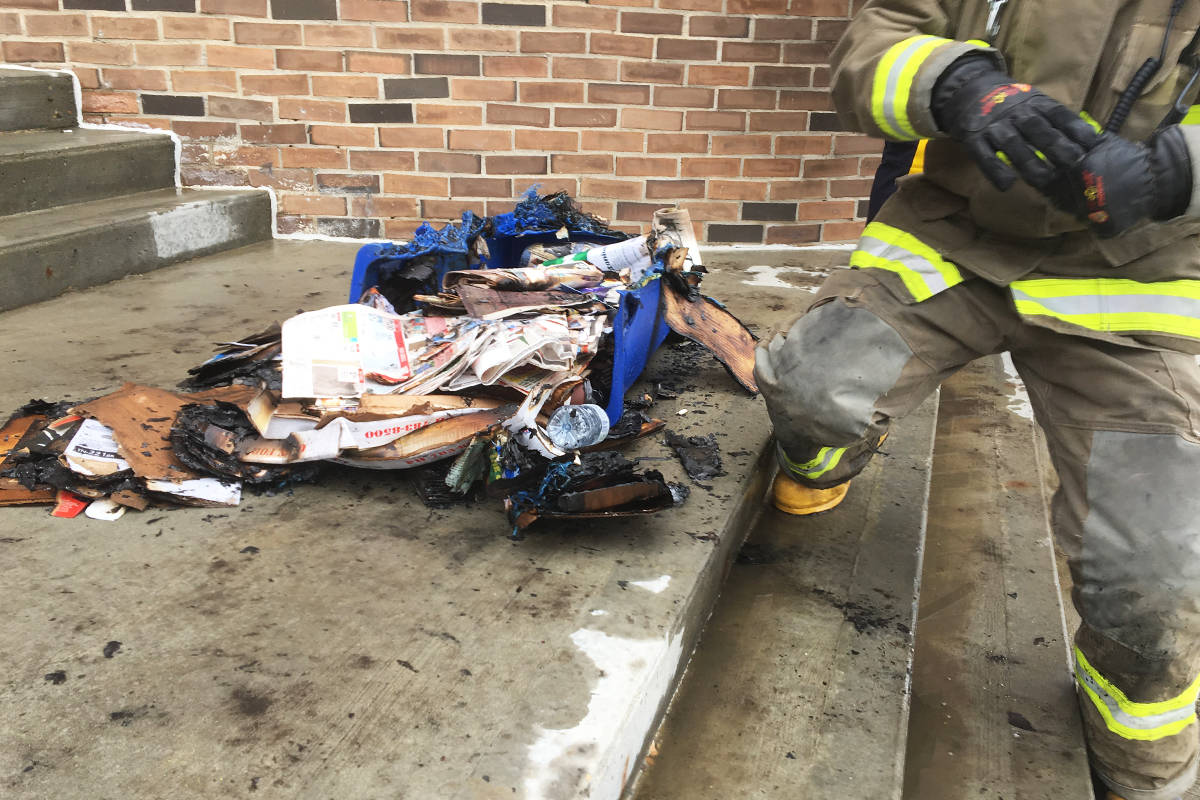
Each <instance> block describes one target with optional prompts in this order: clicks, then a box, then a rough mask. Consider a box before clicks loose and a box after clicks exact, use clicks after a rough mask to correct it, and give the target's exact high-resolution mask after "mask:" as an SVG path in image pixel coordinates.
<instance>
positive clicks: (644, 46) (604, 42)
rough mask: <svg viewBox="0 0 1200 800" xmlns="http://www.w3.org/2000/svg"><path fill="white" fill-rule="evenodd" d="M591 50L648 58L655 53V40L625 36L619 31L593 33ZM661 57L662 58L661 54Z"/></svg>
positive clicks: (600, 52)
mask: <svg viewBox="0 0 1200 800" xmlns="http://www.w3.org/2000/svg"><path fill="white" fill-rule="evenodd" d="M659 41H660V42H661V41H663V40H661V39H660V40H659ZM589 52H592V53H598V54H602V55H609V56H624V57H626V58H647V59H648V58H650V57H652V56H653V55H654V40H653V39H651V38H649V37H643V36H625V35H623V34H618V33H593V34H592V42H591V47H590V49H589ZM659 57H660V58H662V56H661V55H660V56H659Z"/></svg>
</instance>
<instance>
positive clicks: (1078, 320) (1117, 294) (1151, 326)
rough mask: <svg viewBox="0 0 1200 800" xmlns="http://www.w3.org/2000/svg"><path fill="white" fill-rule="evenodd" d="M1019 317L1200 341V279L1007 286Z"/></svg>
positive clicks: (1048, 280)
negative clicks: (1055, 320) (1048, 318)
mask: <svg viewBox="0 0 1200 800" xmlns="http://www.w3.org/2000/svg"><path fill="white" fill-rule="evenodd" d="M1008 288H1009V290H1010V292H1011V293H1012V297H1013V303H1014V305H1015V306H1016V310H1017V312H1018V313H1019V314H1021V315H1023V316H1030V317H1050V318H1052V319H1057V320H1060V321H1062V322H1067V323H1070V324H1072V325H1078V326H1079V327H1081V328H1087V329H1088V330H1093V331H1101V332H1107V333H1130V332H1133V331H1142V332H1146V333H1164V334H1169V335H1172V336H1187V337H1190V338H1195V339H1200V281H1198V280H1179V281H1158V282H1154V283H1142V282H1140V281H1133V280H1128V279H1125V278H1042V279H1033V280H1027V281H1013V282H1012V283H1011V284H1009V287H1008Z"/></svg>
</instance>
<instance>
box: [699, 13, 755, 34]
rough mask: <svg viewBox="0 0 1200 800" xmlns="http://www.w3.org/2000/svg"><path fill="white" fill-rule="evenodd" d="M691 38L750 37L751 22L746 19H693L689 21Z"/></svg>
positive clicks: (723, 17) (725, 17) (722, 17)
mask: <svg viewBox="0 0 1200 800" xmlns="http://www.w3.org/2000/svg"><path fill="white" fill-rule="evenodd" d="M688 34H690V35H691V36H715V37H717V38H740V37H743V36H749V35H750V20H749V19H747V18H746V17H727V16H719V17H692V18H691V19H689V20H688Z"/></svg>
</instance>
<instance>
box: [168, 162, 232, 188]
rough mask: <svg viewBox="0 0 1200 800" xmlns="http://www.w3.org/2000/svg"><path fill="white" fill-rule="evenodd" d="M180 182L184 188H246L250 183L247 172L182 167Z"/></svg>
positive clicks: (203, 167) (189, 166)
mask: <svg viewBox="0 0 1200 800" xmlns="http://www.w3.org/2000/svg"><path fill="white" fill-rule="evenodd" d="M179 182H180V183H182V184H183V185H184V186H245V185H246V184H247V182H248V181H247V180H246V172H245V170H240V169H213V168H212V167H205V166H191V165H182V166H181V168H180V170H179Z"/></svg>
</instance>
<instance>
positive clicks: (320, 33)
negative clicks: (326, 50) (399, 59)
mask: <svg viewBox="0 0 1200 800" xmlns="http://www.w3.org/2000/svg"><path fill="white" fill-rule="evenodd" d="M304 43H305V44H306V45H308V46H309V47H371V46H372V45H374V44H375V37H374V35H373V34H372V31H371V28H370V27H369V26H366V25H328V24H325V23H317V24H315V25H305V26H304Z"/></svg>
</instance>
